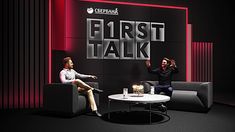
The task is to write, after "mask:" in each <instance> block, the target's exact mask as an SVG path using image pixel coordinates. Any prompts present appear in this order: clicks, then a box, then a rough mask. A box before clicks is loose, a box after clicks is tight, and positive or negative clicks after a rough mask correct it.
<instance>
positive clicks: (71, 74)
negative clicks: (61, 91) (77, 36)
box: [60, 57, 103, 117]
mask: <svg viewBox="0 0 235 132" xmlns="http://www.w3.org/2000/svg"><path fill="white" fill-rule="evenodd" d="M63 64H64V69H63V70H61V72H60V81H61V82H62V83H71V84H75V85H76V86H77V87H78V92H82V93H86V94H87V96H88V100H89V103H90V107H91V110H92V113H94V114H95V115H97V116H99V117H100V116H101V114H100V113H99V112H98V110H97V106H96V102H95V99H94V95H93V91H94V92H98V93H101V92H103V90H100V89H96V88H93V87H91V86H89V85H88V84H86V83H85V82H83V81H82V80H80V79H79V78H81V79H82V78H93V79H97V77H96V76H94V75H85V74H80V73H78V72H76V71H75V70H74V69H73V61H72V59H71V57H66V58H64V60H63Z"/></svg>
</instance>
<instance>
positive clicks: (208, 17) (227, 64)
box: [76, 0, 235, 105]
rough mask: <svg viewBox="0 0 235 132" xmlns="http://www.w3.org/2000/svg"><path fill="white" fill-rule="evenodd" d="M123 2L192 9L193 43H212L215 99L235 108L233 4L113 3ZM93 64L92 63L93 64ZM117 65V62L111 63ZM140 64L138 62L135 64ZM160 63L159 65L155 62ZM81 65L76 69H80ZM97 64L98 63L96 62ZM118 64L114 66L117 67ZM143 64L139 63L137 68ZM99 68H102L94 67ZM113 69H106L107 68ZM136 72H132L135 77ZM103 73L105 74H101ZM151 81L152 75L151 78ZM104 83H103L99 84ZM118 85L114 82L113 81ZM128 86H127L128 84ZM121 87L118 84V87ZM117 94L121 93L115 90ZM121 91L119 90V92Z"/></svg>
mask: <svg viewBox="0 0 235 132" xmlns="http://www.w3.org/2000/svg"><path fill="white" fill-rule="evenodd" d="M113 1H123V2H139V3H149V4H162V5H173V6H183V7H188V9H189V23H190V24H192V34H193V35H192V41H193V42H212V43H213V87H214V100H215V101H216V102H220V103H225V104H230V105H235V97H234V92H235V90H234V88H233V87H232V86H233V82H234V81H235V80H234V77H233V74H234V71H233V65H231V63H232V62H233V61H234V55H233V54H232V53H233V50H234V49H235V48H234V45H233V39H232V38H233V35H232V31H233V30H234V24H233V23H234V20H233V17H234V15H232V9H233V5H231V4H229V3H226V2H217V1H212V0H207V1H204V0H194V1H179V0H158V1H156V0H149V1H142V0H113ZM91 63H92V62H91ZM112 63H115V62H112ZM135 63H138V62H135ZM156 63H157V62H156ZM80 64H82V62H81V61H80V62H78V63H77V64H76V65H77V67H76V68H80V67H79V65H80ZM94 64H95V63H94ZM114 65H115V64H114ZM140 65H143V64H137V65H136V66H137V67H136V69H137V70H138V69H139V66H140ZM95 67H96V68H97V67H98V68H99V65H95ZM107 68H111V67H103V69H104V70H105V69H107ZM89 69H90V70H89V71H84V72H85V73H93V71H92V69H93V67H90V68H89ZM137 70H133V73H130V74H132V75H133V76H135V77H138V76H136V75H134V73H135V74H140V73H138V72H137V73H136V71H137ZM100 72H103V71H100ZM149 78H151V76H149ZM100 83H101V84H102V83H103V82H102V81H101V82H100ZM112 83H113V84H115V82H112ZM126 84H128V83H127V82H126ZM115 85H118V84H115ZM113 92H118V91H113ZM119 92H120V91H119Z"/></svg>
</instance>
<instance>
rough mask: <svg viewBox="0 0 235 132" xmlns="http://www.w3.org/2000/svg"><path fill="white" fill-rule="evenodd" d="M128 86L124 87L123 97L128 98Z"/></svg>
mask: <svg viewBox="0 0 235 132" xmlns="http://www.w3.org/2000/svg"><path fill="white" fill-rule="evenodd" d="M127 95H128V88H123V98H127Z"/></svg>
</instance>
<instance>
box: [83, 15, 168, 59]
mask: <svg viewBox="0 0 235 132" xmlns="http://www.w3.org/2000/svg"><path fill="white" fill-rule="evenodd" d="M115 24H116V25H115ZM117 24H118V25H117ZM116 27H118V28H116ZM117 30H118V31H117ZM117 32H119V34H117ZM154 41H155V42H156V41H158V42H164V41H165V23H158V22H144V21H130V20H120V21H119V22H117V21H112V20H108V21H107V22H106V20H105V19H96V18H87V58H88V59H136V60H146V59H150V44H151V42H154Z"/></svg>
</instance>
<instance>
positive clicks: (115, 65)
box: [52, 0, 186, 101]
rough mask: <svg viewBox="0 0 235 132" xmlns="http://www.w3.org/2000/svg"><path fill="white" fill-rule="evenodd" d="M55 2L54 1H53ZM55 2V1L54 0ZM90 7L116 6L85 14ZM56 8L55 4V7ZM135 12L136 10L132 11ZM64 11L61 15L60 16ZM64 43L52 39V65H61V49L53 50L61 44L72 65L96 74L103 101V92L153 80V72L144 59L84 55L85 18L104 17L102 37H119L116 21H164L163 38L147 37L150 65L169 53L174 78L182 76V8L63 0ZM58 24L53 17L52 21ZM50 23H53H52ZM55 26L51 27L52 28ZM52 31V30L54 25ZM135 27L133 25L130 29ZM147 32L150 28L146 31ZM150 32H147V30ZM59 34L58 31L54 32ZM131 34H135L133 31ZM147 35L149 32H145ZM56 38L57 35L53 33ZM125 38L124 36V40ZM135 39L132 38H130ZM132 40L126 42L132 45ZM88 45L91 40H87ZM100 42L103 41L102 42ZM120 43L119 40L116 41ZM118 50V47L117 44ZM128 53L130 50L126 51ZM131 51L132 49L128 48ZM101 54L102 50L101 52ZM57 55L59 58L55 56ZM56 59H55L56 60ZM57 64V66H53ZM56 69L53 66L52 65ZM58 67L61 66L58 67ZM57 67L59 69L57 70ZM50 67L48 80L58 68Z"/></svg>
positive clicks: (87, 32)
mask: <svg viewBox="0 0 235 132" xmlns="http://www.w3.org/2000/svg"><path fill="white" fill-rule="evenodd" d="M55 2H58V1H55ZM55 5H57V4H55ZM90 7H93V8H94V9H95V8H100V9H115V8H117V9H118V15H116V16H114V15H104V14H89V13H87V9H88V8H90ZM55 9H56V8H55ZM53 11H54V12H53V13H54V14H56V15H53V16H57V14H61V13H58V12H57V11H56V10H53ZM133 12H138V13H133ZM63 16H64V15H61V17H63ZM65 18H66V20H65V28H64V29H65V33H64V36H65V42H66V45H65V46H59V45H56V44H57V43H56V42H55V41H54V42H53V44H52V45H55V46H53V49H54V50H53V60H54V61H53V63H54V64H53V65H54V66H56V65H57V64H58V62H59V63H60V65H61V62H62V59H63V57H62V55H63V54H64V53H63V52H61V51H59V50H56V49H60V47H67V48H65V49H64V50H65V52H66V55H69V56H71V57H72V58H73V61H74V64H75V69H76V70H77V71H78V72H80V73H84V74H94V75H96V76H98V80H97V81H98V82H99V86H100V88H101V89H103V90H104V91H105V93H104V94H102V95H101V96H102V97H104V98H101V100H102V99H105V101H107V99H106V98H107V96H108V95H110V94H114V93H121V92H122V88H123V87H128V88H130V90H131V85H132V84H134V83H139V82H140V81H142V80H156V79H157V77H156V76H155V75H150V74H149V73H148V71H147V68H146V66H145V59H143V60H137V59H136V58H134V59H97V58H95V59H91V58H88V57H87V53H89V51H88V50H87V49H88V48H87V45H89V44H87V37H88V36H89V30H87V27H88V25H87V18H89V19H99V20H101V19H102V20H104V28H103V29H104V38H105V39H107V38H108V39H116V40H118V44H119V41H121V39H120V40H119V38H120V37H121V35H120V34H121V32H119V31H120V29H121V27H120V25H121V24H120V21H121V20H125V21H139V22H155V23H165V33H164V34H165V41H164V42H159V41H157V42H156V41H151V42H150V43H151V44H150V51H151V54H150V55H151V57H150V58H151V62H152V66H153V67H158V66H159V65H160V63H161V59H162V58H163V57H165V56H166V57H170V58H173V59H175V60H176V61H177V63H178V66H179V71H180V73H179V74H177V75H175V76H174V80H181V81H185V80H186V56H185V55H186V10H185V9H183V8H182V9H174V8H166V7H165V8H160V7H146V6H145V7H144V6H130V5H117V4H107V3H106V4H105V3H92V2H80V1H79V0H67V1H66V4H65ZM110 21H111V22H113V23H114V25H115V26H114V37H109V34H108V33H109V30H108V26H106V25H107V24H108V23H109V22H110ZM54 23H55V24H58V23H57V21H54ZM53 25H54V24H53ZM54 29H55V30H54ZM54 29H53V33H54V32H55V33H57V34H58V32H56V30H57V29H56V27H55V28H54ZM133 30H134V31H135V30H136V29H135V28H134V29H133ZM149 32H150V31H149ZM150 33H151V32H150ZM58 36H59V34H58ZM134 37H135V34H134ZM148 37H149V38H150V34H149V36H148ZM55 38H57V37H55ZM125 41H127V40H125ZM134 41H135V40H134ZM132 44H134V42H133V43H129V45H132ZM90 45H91V44H90ZM102 45H104V42H103V44H102ZM120 45H121V44H120ZM117 50H118V51H119V54H121V52H124V51H122V50H121V49H120V50H119V47H117ZM129 53H130V52H129ZM131 53H132V52H131ZM103 54H104V53H103ZM59 57H60V59H59ZM58 59H59V60H58ZM57 67H58V66H57ZM56 69H57V68H56ZM61 69H62V68H61ZM61 69H60V70H61ZM60 70H57V71H55V69H54V70H53V78H54V79H52V80H55V81H57V80H58V78H59V76H58V74H59V71H60Z"/></svg>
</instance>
